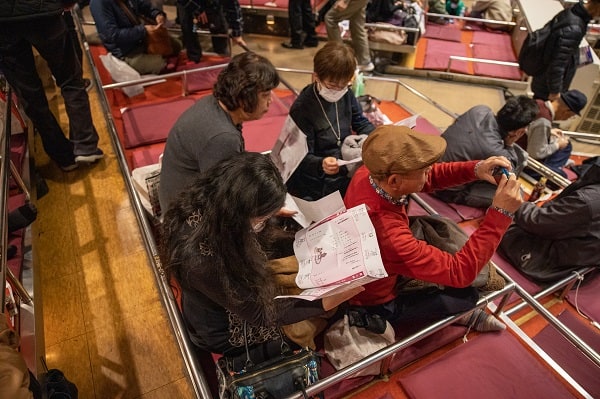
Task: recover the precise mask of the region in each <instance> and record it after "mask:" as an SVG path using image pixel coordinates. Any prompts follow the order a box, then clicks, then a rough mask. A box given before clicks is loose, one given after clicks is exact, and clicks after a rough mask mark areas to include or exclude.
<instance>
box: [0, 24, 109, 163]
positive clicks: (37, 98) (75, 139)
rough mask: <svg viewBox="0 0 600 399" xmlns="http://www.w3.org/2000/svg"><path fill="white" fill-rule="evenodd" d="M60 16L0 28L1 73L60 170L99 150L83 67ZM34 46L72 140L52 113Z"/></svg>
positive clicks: (4, 25)
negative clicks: (50, 78)
mask: <svg viewBox="0 0 600 399" xmlns="http://www.w3.org/2000/svg"><path fill="white" fill-rule="evenodd" d="M76 45H79V43H73V37H72V36H71V35H70V34H69V32H68V31H67V27H66V24H65V20H64V19H63V16H62V15H61V14H57V15H53V16H48V17H43V18H35V19H32V20H26V21H19V22H13V23H2V24H1V25H0V69H1V70H2V72H3V73H4V75H5V77H6V79H7V81H8V83H9V84H10V85H11V87H12V88H13V90H14V91H15V92H16V93H17V95H18V96H19V98H20V100H21V102H22V104H23V107H24V109H25V113H26V114H27V116H28V117H29V118H30V119H31V120H32V122H33V124H34V126H35V127H36V129H37V130H38V132H39V133H40V137H41V139H42V144H43V146H44V150H45V151H46V153H47V154H48V155H49V156H50V158H51V159H52V160H53V161H55V162H57V163H58V164H59V165H69V164H72V163H73V162H74V155H87V154H91V153H93V152H95V151H96V149H97V148H98V133H97V132H96V129H95V128H94V125H93V122H92V113H91V110H90V102H89V98H88V94H87V92H86V90H85V85H84V83H83V71H82V67H81V62H80V60H79V58H78V56H77V52H76V50H75V46H76ZM31 46H33V47H35V48H36V50H37V51H38V52H39V53H40V55H41V56H42V57H43V58H44V59H45V60H46V62H47V63H48V67H49V68H50V71H51V72H52V75H53V76H54V78H55V79H56V84H57V85H58V86H59V87H60V89H61V94H62V96H63V98H64V102H65V109H66V111H67V115H68V117H69V140H67V138H66V137H65V135H64V134H63V131H62V129H61V127H60V125H59V124H58V121H57V120H56V118H55V117H54V115H53V114H52V112H51V111H50V107H49V106H48V101H47V99H46V94H45V92H44V87H43V86H42V82H41V80H40V78H39V76H38V73H37V70H36V68H35V61H34V58H33V51H32V49H31Z"/></svg>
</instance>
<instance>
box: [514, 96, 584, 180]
mask: <svg viewBox="0 0 600 399" xmlns="http://www.w3.org/2000/svg"><path fill="white" fill-rule="evenodd" d="M536 102H537V104H538V107H539V109H540V113H539V114H538V116H537V118H536V119H535V120H534V121H533V122H531V124H530V125H529V128H528V129H527V146H526V147H527V153H528V154H529V156H531V157H532V158H533V159H536V160H538V161H540V162H541V163H542V164H544V165H545V166H547V167H548V168H550V169H552V170H553V171H555V172H556V173H558V174H560V175H561V176H563V177H567V174H566V173H565V171H564V170H563V166H565V164H566V163H567V161H568V160H569V157H570V156H571V151H572V149H573V146H572V145H571V142H570V141H569V138H568V137H565V136H564V135H563V134H562V131H561V130H560V129H558V128H554V127H552V123H553V122H554V121H555V120H556V121H564V120H567V119H569V118H570V117H572V116H573V115H579V113H580V112H581V110H582V109H583V108H585V105H586V104H587V97H586V96H585V94H583V93H582V92H580V91H579V90H569V91H567V92H564V93H562V94H561V95H560V96H559V97H558V98H556V99H554V100H552V101H542V100H536ZM532 177H539V175H538V174H537V173H536V174H535V175H534V176H532Z"/></svg>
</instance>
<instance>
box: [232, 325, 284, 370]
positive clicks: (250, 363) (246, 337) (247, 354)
mask: <svg viewBox="0 0 600 399" xmlns="http://www.w3.org/2000/svg"><path fill="white" fill-rule="evenodd" d="M277 334H278V335H279V339H280V340H281V354H282V355H284V354H286V353H289V352H291V350H292V348H290V345H289V344H288V343H287V342H286V340H285V339H283V335H282V334H281V329H279V328H277ZM244 348H245V349H246V364H245V366H244V367H246V368H248V367H252V366H254V362H253V361H252V359H250V347H249V346H248V322H247V321H246V320H244Z"/></svg>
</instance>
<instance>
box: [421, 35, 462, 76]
mask: <svg viewBox="0 0 600 399" xmlns="http://www.w3.org/2000/svg"><path fill="white" fill-rule="evenodd" d="M451 55H455V56H462V57H468V56H469V52H468V45H466V44H464V43H455V42H448V41H446V40H436V39H427V50H426V52H425V62H424V64H423V68H424V69H432V70H436V71H445V70H446V69H447V68H448V60H449V59H450V56H451ZM450 71H451V72H460V73H466V74H468V73H469V66H468V64H467V62H465V61H452V64H451V66H450Z"/></svg>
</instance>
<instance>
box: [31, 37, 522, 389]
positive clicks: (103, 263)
mask: <svg viewBox="0 0 600 399" xmlns="http://www.w3.org/2000/svg"><path fill="white" fill-rule="evenodd" d="M246 40H247V42H248V46H249V47H250V49H252V50H254V51H256V52H259V53H261V54H263V55H265V56H267V57H268V58H269V59H271V60H272V62H273V63H274V64H275V65H276V66H278V67H288V68H302V69H308V70H311V69H312V57H313V56H314V53H315V52H316V50H317V49H305V50H301V51H298V50H286V49H283V48H282V47H281V46H280V42H281V41H283V40H284V39H283V38H265V37H258V36H256V37H254V36H251V35H249V36H247V37H246ZM235 51H236V52H238V51H240V50H239V49H236V50H235ZM85 68H86V73H85V75H86V76H88V77H89V76H91V74H90V73H89V65H86V66H85ZM283 76H284V77H285V78H286V79H288V80H289V81H290V82H291V83H293V84H294V85H295V86H296V87H298V88H301V87H303V85H304V84H306V83H308V79H310V77H309V76H308V77H304V78H300V79H298V78H297V77H292V76H286V75H283ZM403 80H404V81H406V82H407V83H409V84H411V85H413V86H414V87H415V88H417V89H419V90H421V91H423V92H424V93H426V94H427V95H429V96H430V97H432V98H433V99H434V100H435V101H437V102H439V103H441V104H444V105H446V106H447V107H449V108H451V109H452V110H453V111H454V112H457V113H462V112H464V111H466V110H467V109H468V108H470V107H471V106H473V105H476V104H482V103H483V104H488V105H490V106H491V107H492V108H493V109H498V108H499V107H500V105H501V104H502V102H503V97H502V92H501V91H500V90H498V89H494V88H489V87H474V86H465V85H460V84H457V83H452V82H433V81H426V80H423V79H418V78H403ZM367 92H368V93H369V94H373V95H375V96H377V97H380V98H390V97H392V96H393V92H391V89H390V87H389V86H383V85H381V86H378V85H367ZM48 94H49V98H50V101H51V104H52V106H53V107H54V110H55V111H56V114H57V115H59V117H60V122H61V124H62V126H63V127H64V131H68V127H67V125H68V121H67V118H66V114H65V112H64V106H63V105H62V103H61V100H60V94H59V92H56V91H54V90H49V91H48ZM515 94H518V93H515ZM90 101H91V107H92V111H93V116H94V123H95V125H96V128H97V130H98V132H99V134H100V147H101V148H102V149H103V150H104V152H105V154H106V156H105V158H104V159H103V160H102V161H100V162H98V163H97V164H95V165H93V166H90V167H85V166H84V167H80V168H79V169H78V170H75V171H73V172H68V173H65V172H62V171H61V170H60V169H59V168H58V167H57V166H56V165H55V164H53V163H52V162H50V161H49V160H48V157H47V156H46V155H45V153H44V151H43V149H42V146H41V143H40V142H39V140H38V141H36V142H35V146H34V148H33V149H32V153H33V155H34V156H35V162H36V167H37V171H38V173H39V175H40V176H41V177H42V178H43V179H44V180H45V181H46V183H47V185H48V187H49V193H48V194H46V195H45V196H43V197H42V198H41V199H39V200H38V201H37V206H38V209H39V216H38V219H37V221H36V222H35V223H34V224H33V227H32V233H33V251H34V252H33V259H34V267H35V268H36V269H37V270H39V271H40V272H41V279H42V298H43V302H42V304H43V319H44V329H43V330H44V335H45V345H46V361H47V364H48V367H50V368H59V369H61V370H63V371H64V372H65V374H66V376H67V377H68V378H69V379H70V380H71V381H73V382H74V383H75V384H76V385H77V387H78V388H79V397H80V398H83V399H90V398H96V399H109V398H145V399H151V398H152V399H159V398H160V399H169V398H173V399H175V398H177V399H180V398H192V397H193V393H192V389H191V386H190V384H189V383H188V381H187V379H186V374H185V371H184V365H183V362H182V360H181V358H180V355H179V349H178V347H177V346H176V343H175V339H174V337H173V334H172V331H171V328H170V326H169V323H168V320H167V317H166V311H165V310H164V308H163V306H162V303H161V301H160V298H159V295H158V289H157V287H156V283H155V280H154V274H153V272H152V270H151V268H150V265H149V263H148V260H147V255H146V252H145V250H144V247H143V243H142V238H141V235H140V232H139V229H138V225H137V222H136V219H135V216H134V214H133V211H132V208H131V206H130V203H129V197H128V194H127V191H126V189H125V186H124V181H123V178H122V175H121V171H120V169H119V165H118V163H117V159H116V157H115V155H114V151H113V148H112V144H111V143H110V140H109V135H108V133H107V128H106V125H105V120H104V114H103V111H102V109H101V107H100V103H99V98H98V92H97V88H94V89H93V90H92V91H91V92H90ZM401 101H402V102H403V103H405V104H406V105H407V106H408V107H409V108H410V109H412V110H413V111H415V112H419V113H421V114H422V115H423V116H424V117H426V118H428V119H429V120H430V121H431V122H432V123H434V124H435V125H436V126H438V127H445V126H448V125H449V124H450V123H451V118H450V117H448V116H447V115H445V114H443V113H441V112H440V111H438V110H437V109H435V108H434V107H432V106H431V105H429V104H427V103H426V102H424V101H422V100H421V99H419V98H417V97H415V96H414V95H412V94H410V93H409V92H408V91H406V92H403V93H401Z"/></svg>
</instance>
